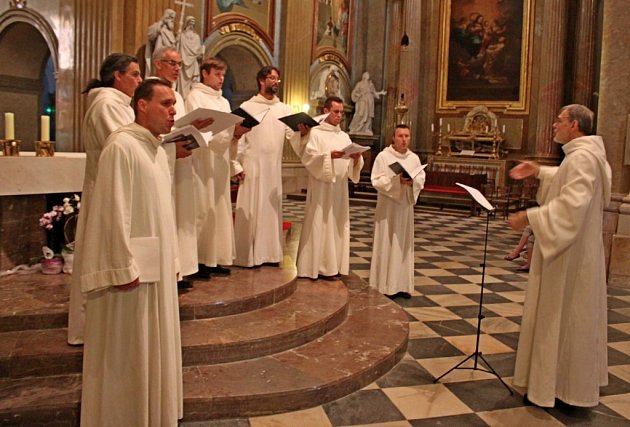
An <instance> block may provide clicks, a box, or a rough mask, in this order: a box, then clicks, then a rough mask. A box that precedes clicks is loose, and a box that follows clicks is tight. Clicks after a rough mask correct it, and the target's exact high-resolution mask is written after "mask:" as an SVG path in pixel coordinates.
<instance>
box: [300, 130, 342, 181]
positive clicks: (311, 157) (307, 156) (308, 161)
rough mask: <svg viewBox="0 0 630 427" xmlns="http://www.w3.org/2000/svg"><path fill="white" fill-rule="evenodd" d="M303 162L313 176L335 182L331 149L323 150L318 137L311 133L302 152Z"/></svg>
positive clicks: (320, 179) (319, 179)
mask: <svg viewBox="0 0 630 427" xmlns="http://www.w3.org/2000/svg"><path fill="white" fill-rule="evenodd" d="M302 164H304V167H305V168H306V170H308V172H309V173H310V174H311V176H313V178H315V179H317V180H318V181H323V182H335V181H336V179H335V169H334V160H333V159H332V157H331V155H330V151H322V150H321V148H320V146H319V144H318V141H317V138H316V137H313V134H310V136H309V138H308V142H307V143H306V145H305V147H304V153H303V154H302Z"/></svg>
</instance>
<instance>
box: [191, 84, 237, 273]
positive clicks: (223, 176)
mask: <svg viewBox="0 0 630 427" xmlns="http://www.w3.org/2000/svg"><path fill="white" fill-rule="evenodd" d="M197 108H210V109H212V110H217V111H222V112H224V113H229V112H230V103H229V102H228V100H227V99H225V98H224V97H223V96H221V91H220V90H219V91H217V90H214V89H212V88H211V87H209V86H206V85H204V84H203V83H193V85H192V89H191V91H190V92H189V93H188V97H187V98H186V110H187V111H188V112H191V111H193V110H195V109H197ZM233 135H234V127H233V126H232V127H230V128H228V129H225V130H224V131H222V132H219V133H218V134H216V135H213V137H212V139H210V140H209V141H208V147H207V148H199V149H196V150H194V152H193V155H192V162H193V165H194V171H195V191H196V200H197V207H196V210H195V213H196V223H197V234H198V237H197V250H198V254H199V263H201V264H204V265H206V266H208V267H216V266H217V265H232V263H233V261H234V256H235V249H234V225H233V224H234V221H233V219H232V199H231V193H230V177H231V176H232V175H233V174H234V171H233V170H232V166H231V152H235V151H236V144H232V136H233ZM232 147H233V148H234V150H232ZM233 155H234V154H232V156H233Z"/></svg>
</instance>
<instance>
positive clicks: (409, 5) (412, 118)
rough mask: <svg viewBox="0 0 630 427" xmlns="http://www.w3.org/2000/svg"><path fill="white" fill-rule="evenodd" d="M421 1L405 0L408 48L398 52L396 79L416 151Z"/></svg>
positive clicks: (419, 89) (405, 28)
mask: <svg viewBox="0 0 630 427" xmlns="http://www.w3.org/2000/svg"><path fill="white" fill-rule="evenodd" d="M421 7H422V0H406V1H405V8H404V20H405V26H404V28H403V33H404V32H406V33H407V36H408V37H409V46H407V47H404V46H402V47H401V51H400V71H399V73H400V75H399V78H398V98H400V94H404V95H405V103H406V104H407V107H408V108H409V111H408V112H407V124H408V125H409V127H410V128H411V135H412V142H413V146H412V147H411V148H412V149H414V150H415V149H418V140H419V138H418V135H419V129H420V126H421V124H420V123H418V121H417V120H416V118H417V117H418V99H419V98H420V97H421V96H422V95H423V93H422V92H423V91H422V90H421V87H420V66H421V64H423V63H422V61H421V60H420V59H419V58H421V55H420V39H421V28H422V24H421V23H422V21H421V19H420V16H421V14H422V10H421Z"/></svg>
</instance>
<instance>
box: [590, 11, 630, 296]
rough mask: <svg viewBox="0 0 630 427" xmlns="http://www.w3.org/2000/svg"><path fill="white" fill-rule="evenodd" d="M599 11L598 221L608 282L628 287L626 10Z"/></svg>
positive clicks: (629, 60) (629, 73)
mask: <svg viewBox="0 0 630 427" xmlns="http://www.w3.org/2000/svg"><path fill="white" fill-rule="evenodd" d="M602 12H603V17H602V18H603V19H602V35H601V43H602V45H601V59H600V80H599V103H598V109H597V114H598V116H597V133H598V134H599V135H601V136H602V137H603V139H604V144H605V145H606V156H607V158H608V162H609V163H610V166H611V168H612V191H613V203H611V205H610V206H609V207H608V208H607V209H606V212H605V217H604V226H605V227H606V228H608V229H609V230H612V231H611V232H610V233H609V235H607V234H604V238H605V242H606V244H607V247H606V249H607V254H608V252H610V262H609V268H608V284H609V285H612V286H622V287H627V288H630V267H629V266H630V194H628V191H629V190H630V167H629V166H630V164H629V163H630V162H629V161H628V160H627V159H625V150H626V149H627V148H628V147H627V146H626V145H627V144H629V142H628V141H630V135H628V131H627V129H628V128H627V123H628V120H629V119H628V113H630V86H628V84H627V82H628V80H630V68H629V67H628V64H630V50H628V42H627V37H626V33H627V23H628V20H630V9H628V7H627V1H624V0H606V1H605V2H604V3H603V8H602ZM607 237H608V239H607Z"/></svg>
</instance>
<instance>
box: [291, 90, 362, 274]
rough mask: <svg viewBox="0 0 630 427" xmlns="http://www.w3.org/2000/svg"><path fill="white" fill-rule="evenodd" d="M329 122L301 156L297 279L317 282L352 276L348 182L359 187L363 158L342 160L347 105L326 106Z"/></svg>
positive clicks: (330, 102)
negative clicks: (303, 178) (303, 174)
mask: <svg viewBox="0 0 630 427" xmlns="http://www.w3.org/2000/svg"><path fill="white" fill-rule="evenodd" d="M324 113H328V116H327V117H326V120H325V121H324V122H323V123H322V124H320V125H319V126H317V127H314V128H312V129H311V130H310V132H309V134H308V140H307V142H306V145H305V147H304V151H303V154H302V163H303V164H304V166H305V167H306V170H307V171H308V184H307V193H306V210H305V213H304V225H303V226H302V233H301V235H300V243H299V246H298V253H297V274H298V276H299V277H309V278H311V279H317V278H318V277H321V276H323V278H327V277H333V276H336V275H339V274H348V273H349V270H350V206H349V199H348V179H350V180H352V182H354V183H357V182H359V178H360V175H361V168H362V167H363V157H362V156H361V154H360V153H355V154H352V155H351V157H349V158H344V157H346V156H344V154H345V153H344V151H342V150H343V149H344V148H345V147H347V146H348V145H349V144H351V143H352V141H351V140H350V137H349V136H348V134H347V133H345V132H343V131H342V130H341V128H340V127H339V124H340V123H341V118H342V117H343V101H342V100H341V98H338V97H336V96H331V97H328V98H327V99H326V101H325V102H324Z"/></svg>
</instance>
